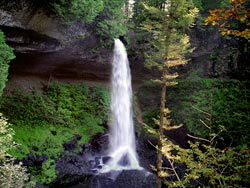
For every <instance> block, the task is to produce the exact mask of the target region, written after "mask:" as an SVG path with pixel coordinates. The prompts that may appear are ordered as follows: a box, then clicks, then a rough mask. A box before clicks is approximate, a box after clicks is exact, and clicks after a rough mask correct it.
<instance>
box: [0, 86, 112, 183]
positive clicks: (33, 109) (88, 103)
mask: <svg viewBox="0 0 250 188" xmlns="http://www.w3.org/2000/svg"><path fill="white" fill-rule="evenodd" d="M109 103H110V99H109V92H108V90H107V89H106V88H103V87H92V88H89V87H87V86H85V85H83V84H63V83H51V84H50V85H49V86H48V87H47V88H46V89H45V90H44V91H42V92H37V93H36V92H35V93H23V92H18V91H17V92H16V93H13V94H12V95H11V96H5V97H3V99H2V101H1V106H0V110H1V111H3V112H4V113H5V114H6V116H8V118H9V119H10V122H11V123H12V124H13V126H12V128H13V129H14V131H15V135H14V141H15V142H18V143H20V145H18V146H17V148H13V149H11V150H10V151H9V153H10V154H12V155H14V156H16V157H18V158H19V159H22V158H24V157H25V156H27V154H29V153H32V154H34V155H37V156H41V155H42V154H45V155H46V156H48V158H49V159H48V161H46V162H45V163H44V164H43V166H42V167H41V168H39V169H33V170H32V174H34V176H35V177H34V180H35V181H38V180H39V181H40V182H43V183H45V184H46V183H49V182H51V181H53V180H54V179H55V178H56V175H55V174H56V172H55V164H54V159H55V158H57V157H59V156H60V154H61V153H62V152H63V151H64V144H65V143H66V142H68V141H70V140H71V139H72V138H73V137H74V136H76V135H80V136H81V139H80V140H78V145H80V144H83V143H86V142H88V141H89V140H90V139H91V137H92V136H93V135H95V134H97V133H99V132H102V131H103V127H102V126H101V125H102V124H103V123H104V121H107V119H108V114H109ZM76 149H78V148H76ZM75 152H77V151H75ZM30 170H31V169H30Z"/></svg>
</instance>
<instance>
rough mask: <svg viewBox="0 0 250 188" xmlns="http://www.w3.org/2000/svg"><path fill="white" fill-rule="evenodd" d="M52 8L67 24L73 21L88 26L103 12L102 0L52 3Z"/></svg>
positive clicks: (61, 0) (62, 0)
mask: <svg viewBox="0 0 250 188" xmlns="http://www.w3.org/2000/svg"><path fill="white" fill-rule="evenodd" d="M52 7H53V8H54V11H55V12H56V13H57V14H59V15H60V16H61V17H62V18H63V19H64V20H65V21H66V22H67V23H69V24H71V23H73V22H75V21H81V22H84V23H88V24H89V23H92V22H93V21H94V19H95V18H96V16H97V15H99V13H100V12H101V11H102V10H103V8H104V4H103V1H102V0H95V1H94V0H84V1H82V0H73V1H67V0H59V2H58V3H52Z"/></svg>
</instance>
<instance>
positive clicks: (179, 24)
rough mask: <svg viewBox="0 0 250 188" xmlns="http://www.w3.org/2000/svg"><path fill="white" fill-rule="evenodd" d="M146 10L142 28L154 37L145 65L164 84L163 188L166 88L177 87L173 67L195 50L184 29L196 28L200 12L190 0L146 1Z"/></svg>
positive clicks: (159, 146) (160, 146) (159, 150)
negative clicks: (158, 76)
mask: <svg viewBox="0 0 250 188" xmlns="http://www.w3.org/2000/svg"><path fill="white" fill-rule="evenodd" d="M144 7H145V10H146V14H147V17H146V19H145V21H144V22H143V24H142V27H143V29H144V30H146V31H147V32H149V33H150V34H151V39H150V40H149V46H150V47H149V48H148V49H149V52H148V53H147V54H145V55H146V63H147V65H148V66H150V67H157V68H158V69H159V70H160V71H161V72H162V76H161V78H160V79H159V80H155V81H157V82H158V83H160V84H161V102H160V121H159V129H158V144H157V162H156V171H157V188H160V187H161V178H162V177H164V173H162V172H163V171H162V157H163V156H162V150H163V141H164V139H165V137H164V129H170V128H169V126H170V120H169V117H168V114H169V109H167V108H166V106H165V103H166V89H167V87H168V86H173V85H175V84H177V83H176V82H175V81H173V80H174V79H175V78H176V77H178V74H177V73H176V72H173V70H172V69H171V68H172V67H176V66H179V65H183V64H185V63H187V60H186V59H185V54H186V53H187V52H190V51H192V49H191V48H190V43H189V37H188V36H187V35H186V34H185V30H186V29H187V28H189V27H191V26H192V25H193V23H194V18H195V16H196V15H197V13H198V9H197V8H195V7H194V6H193V3H192V1H191V0H175V1H171V0H164V1H163V0H151V1H147V2H145V4H144Z"/></svg>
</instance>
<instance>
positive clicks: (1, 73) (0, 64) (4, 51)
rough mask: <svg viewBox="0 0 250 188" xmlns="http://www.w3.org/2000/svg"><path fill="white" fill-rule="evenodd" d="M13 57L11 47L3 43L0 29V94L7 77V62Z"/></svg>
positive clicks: (0, 94)
mask: <svg viewBox="0 0 250 188" xmlns="http://www.w3.org/2000/svg"><path fill="white" fill-rule="evenodd" d="M14 58H15V55H14V53H13V49H12V48H10V47H9V46H8V45H7V44H6V43H5V38H4V34H3V32H2V31H1V30H0V96H2V94H3V89H4V87H5V83H6V81H7V77H8V70H9V65H8V63H9V62H10V61H11V60H12V59H14Z"/></svg>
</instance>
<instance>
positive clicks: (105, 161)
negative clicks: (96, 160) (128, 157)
mask: <svg viewBox="0 0 250 188" xmlns="http://www.w3.org/2000/svg"><path fill="white" fill-rule="evenodd" d="M111 159H112V157H110V156H104V157H102V162H103V164H107V163H108V162H109V161H110V160H111Z"/></svg>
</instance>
